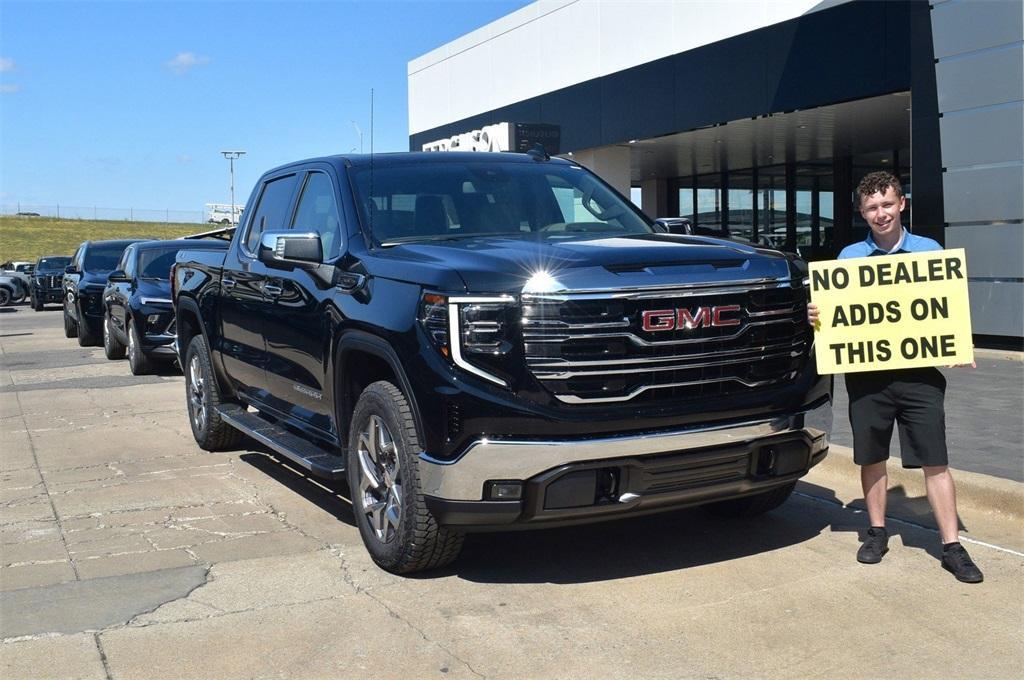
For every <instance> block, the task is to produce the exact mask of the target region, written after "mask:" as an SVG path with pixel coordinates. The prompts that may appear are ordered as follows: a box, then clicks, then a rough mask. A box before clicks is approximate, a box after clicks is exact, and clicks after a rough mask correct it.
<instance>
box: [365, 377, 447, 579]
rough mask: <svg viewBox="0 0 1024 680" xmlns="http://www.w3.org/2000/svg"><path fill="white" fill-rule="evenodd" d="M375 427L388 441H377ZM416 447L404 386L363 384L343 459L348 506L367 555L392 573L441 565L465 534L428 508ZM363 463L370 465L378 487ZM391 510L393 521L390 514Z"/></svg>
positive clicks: (414, 429)
mask: <svg viewBox="0 0 1024 680" xmlns="http://www.w3.org/2000/svg"><path fill="white" fill-rule="evenodd" d="M373 427H376V428H383V430H380V429H377V430H374V429H371V428H373ZM382 431H383V434H382V435H381V434H380V433H381V432H382ZM374 432H377V433H378V435H379V436H380V437H381V438H380V439H379V441H381V442H386V443H385V444H383V445H380V444H377V443H376V442H377V441H378V436H375V435H374V434H373V433H374ZM387 440H390V441H387ZM370 442H374V443H373V444H372V445H371V444H370ZM420 450H421V449H420V444H419V438H418V437H417V435H416V427H415V424H414V422H413V417H412V409H411V408H410V407H409V402H408V401H406V399H405V396H404V395H403V394H402V392H401V391H400V390H399V389H398V388H397V387H395V386H394V385H392V384H391V383H389V382H386V381H383V380H382V381H379V382H375V383H373V384H371V385H370V386H369V387H367V388H366V389H365V390H363V393H362V394H361V395H360V396H359V401H357V402H356V407H355V410H354V411H353V413H352V422H351V426H350V431H349V441H348V453H347V456H348V460H347V461H346V462H347V470H348V472H347V474H348V483H349V489H350V491H351V494H352V510H353V513H354V514H355V518H356V525H357V526H358V527H359V534H360V536H361V537H362V539H363V544H364V545H365V546H366V550H367V552H369V553H370V557H371V558H373V561H374V562H376V563H377V565H378V566H380V567H381V568H382V569H385V570H387V571H390V572H391V573H393V574H408V573H412V572H415V571H423V570H425V569H435V568H437V567H441V566H444V565H446V564H448V563H450V562H452V561H453V560H454V559H455V558H456V557H458V555H459V551H460V550H461V549H462V542H463V539H464V535H463V534H461V533H459V532H456V531H452V530H450V529H446V528H444V527H441V526H439V525H438V524H437V520H435V519H434V516H433V515H431V514H430V511H429V510H427V506H426V503H425V502H424V499H423V493H422V491H421V486H420V476H419V458H418V457H417V455H416V452H417V451H420ZM374 456H376V460H375V459H374ZM364 465H365V466H368V468H369V469H371V470H372V474H373V475H374V479H375V481H376V483H377V486H376V487H374V486H372V485H371V484H370V482H369V481H368V478H369V475H368V474H367V473H366V471H365V470H364V467H363V466H364ZM392 514H394V515H397V517H398V524H397V526H396V525H395V524H394V522H393V521H391V520H389V519H388V517H389V515H392ZM371 515H373V516H374V522H376V523H377V526H376V527H375V526H374V525H373V524H371V519H370V517H371Z"/></svg>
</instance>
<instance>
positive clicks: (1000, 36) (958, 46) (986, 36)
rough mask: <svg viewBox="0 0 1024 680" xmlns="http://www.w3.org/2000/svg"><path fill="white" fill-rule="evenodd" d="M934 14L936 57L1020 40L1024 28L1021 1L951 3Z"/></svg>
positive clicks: (1023, 13)
mask: <svg viewBox="0 0 1024 680" xmlns="http://www.w3.org/2000/svg"><path fill="white" fill-rule="evenodd" d="M931 15H932V39H933V41H934V44H935V58H936V59H942V58H943V57H948V56H950V55H953V54H961V53H963V52H970V51H972V50H980V49H984V48H986V47H995V46H996V45H1005V44H1007V43H1012V42H1017V41H1019V40H1020V39H1021V33H1022V28H1024V3H1021V1H1020V0H986V1H985V2H949V3H944V4H942V5H939V6H937V7H935V9H933V10H932V13H931Z"/></svg>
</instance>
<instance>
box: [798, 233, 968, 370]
mask: <svg viewBox="0 0 1024 680" xmlns="http://www.w3.org/2000/svg"><path fill="white" fill-rule="evenodd" d="M810 285H811V300H812V301H813V302H814V303H815V304H816V305H817V306H818V315H819V316H818V320H819V328H817V329H816V330H817V333H816V337H815V339H814V342H815V356H816V357H817V362H818V373H822V374H826V373H856V372H860V371H878V370H888V369H897V368H918V367H924V366H949V365H952V364H969V363H971V362H972V361H974V346H973V344H972V343H971V307H970V302H969V301H968V298H967V260H966V257H965V254H964V250H963V248H957V249H955V250H942V251H932V252H925V253H910V254H906V255H886V256H882V257H858V258H853V259H849V260H829V261H827V262H812V263H811V264H810Z"/></svg>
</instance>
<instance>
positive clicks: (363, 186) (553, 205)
mask: <svg viewBox="0 0 1024 680" xmlns="http://www.w3.org/2000/svg"><path fill="white" fill-rule="evenodd" d="M354 174H355V184H356V191H357V193H358V194H359V197H358V203H359V208H360V210H361V212H362V217H363V221H364V224H368V225H369V228H370V231H371V232H372V233H373V236H374V238H375V239H376V240H377V241H379V242H380V243H384V244H388V243H399V242H405V241H417V240H436V239H449V238H460V237H464V236H478V235H481V234H488V235H495V234H502V235H513V236H515V235H529V234H540V235H542V236H545V237H550V238H567V237H569V236H574V235H579V234H596V233H600V234H602V235H607V234H646V233H651V232H652V229H651V227H650V226H648V222H647V220H646V219H645V218H644V217H643V216H642V215H641V214H640V213H639V211H638V210H637V209H636V208H635V207H634V206H633V205H632V204H630V203H629V202H628V201H625V200H623V199H622V198H621V197H619V196H618V195H617V194H616V193H615V192H613V191H612V190H611V189H609V188H608V187H607V186H606V185H605V184H604V183H602V182H601V181H600V180H598V179H597V178H596V177H595V176H594V175H592V174H591V173H589V172H588V171H586V170H584V169H582V168H580V167H577V166H572V165H562V164H555V163H544V162H537V163H520V162H500V161H498V162H495V161H493V160H490V161H483V160H481V161H460V162H431V161H425V162H422V163H415V164H402V165H393V166H386V167H383V168H375V169H374V171H373V176H372V182H371V176H370V175H371V173H370V168H369V167H361V168H358V169H357V170H355V172H354Z"/></svg>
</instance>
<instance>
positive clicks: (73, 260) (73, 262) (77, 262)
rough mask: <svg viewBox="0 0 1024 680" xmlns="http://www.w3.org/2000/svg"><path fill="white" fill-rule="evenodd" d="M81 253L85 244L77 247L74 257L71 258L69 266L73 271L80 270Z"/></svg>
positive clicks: (83, 251)
mask: <svg viewBox="0 0 1024 680" xmlns="http://www.w3.org/2000/svg"><path fill="white" fill-rule="evenodd" d="M83 253H85V244H82V245H80V246H79V247H78V251H77V252H75V256H74V257H73V258H71V265H72V266H73V267H74V268H75V269H81V268H82V255H83Z"/></svg>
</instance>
